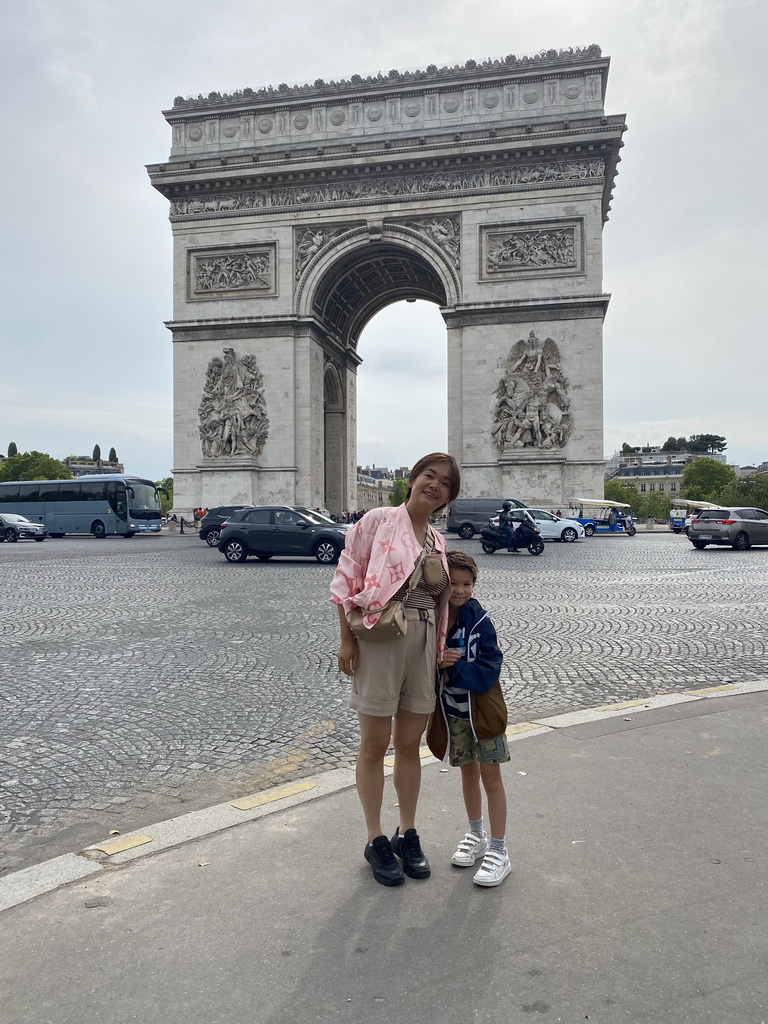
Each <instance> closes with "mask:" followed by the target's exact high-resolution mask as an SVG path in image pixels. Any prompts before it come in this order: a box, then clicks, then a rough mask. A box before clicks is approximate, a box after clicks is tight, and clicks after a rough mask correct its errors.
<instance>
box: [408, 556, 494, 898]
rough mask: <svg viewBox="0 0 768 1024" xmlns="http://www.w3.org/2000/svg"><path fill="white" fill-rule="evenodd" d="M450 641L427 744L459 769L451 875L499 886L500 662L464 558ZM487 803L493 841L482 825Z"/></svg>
mask: <svg viewBox="0 0 768 1024" xmlns="http://www.w3.org/2000/svg"><path fill="white" fill-rule="evenodd" d="M447 557H448V572H449V577H450V587H451V589H450V596H449V598H448V636H447V641H446V649H445V651H444V652H443V655H442V658H441V659H440V663H439V667H440V669H442V672H441V677H440V681H439V693H440V696H439V706H438V707H437V708H436V709H435V712H434V714H433V715H432V720H431V722H430V726H429V732H428V735H427V742H428V744H429V748H430V750H431V751H432V753H433V754H434V755H435V757H439V758H440V759H441V760H445V759H446V757H448V759H449V761H450V763H451V765H453V767H455V768H461V789H462V793H463V796H464V806H465V807H466V809H467V819H468V821H469V831H468V832H467V834H466V835H465V836H464V838H463V839H462V840H461V842H460V843H459V845H458V849H457V850H456V852H455V853H454V855H453V857H452V858H451V863H452V864H455V865H456V867H461V868H468V867H473V866H474V864H475V861H476V860H477V859H478V858H480V857H482V858H483V861H482V864H481V865H480V868H479V870H478V871H477V872H476V873H475V875H474V881H475V882H476V883H477V884H478V885H483V886H493V885H501V883H502V882H503V881H504V879H505V878H506V877H507V875H508V874H509V873H510V871H511V870H512V867H511V865H510V862H509V854H508V853H507V845H506V838H505V834H506V828H507V795H506V793H505V791H504V781H503V779H502V777H501V765H502V764H504V763H505V762H506V761H509V759H510V758H509V745H508V744H507V738H506V735H505V730H506V728H507V708H506V705H505V703H504V695H503V693H502V690H501V683H500V682H499V670H500V669H501V663H502V660H503V655H502V653H501V651H500V650H499V645H498V642H497V639H496V630H495V629H494V627H493V623H492V622H491V619H490V616H489V615H488V612H486V610H485V609H484V608H483V606H482V605H481V604H480V602H479V601H477V600H475V598H474V597H473V596H472V595H473V594H474V589H475V583H476V582H477V564H476V562H475V560H474V558H472V556H471V555H468V554H466V552H464V551H449V552H448V553H447ZM481 783H482V788H483V789H485V795H486V799H487V801H488V823H489V828H490V836H489V835H488V834H487V833H486V831H485V828H484V824H483V796H482V790H481Z"/></svg>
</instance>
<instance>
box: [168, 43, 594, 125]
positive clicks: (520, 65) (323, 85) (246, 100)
mask: <svg viewBox="0 0 768 1024" xmlns="http://www.w3.org/2000/svg"><path fill="white" fill-rule="evenodd" d="M601 55H602V50H601V48H600V47H599V46H597V45H596V44H595V43H592V44H591V45H590V46H585V47H577V48H575V49H574V48H573V47H571V48H569V49H567V50H541V51H539V53H536V54H531V55H524V56H521V57H517V56H515V55H514V54H508V55H507V56H506V57H500V58H495V59H494V58H488V59H487V60H484V61H475V60H468V61H466V63H465V64H455V65H452V66H447V65H444V66H442V67H438V66H437V65H436V64H430V65H429V66H428V67H427V68H424V69H420V70H414V71H398V70H392V71H390V72H389V73H388V74H386V75H383V74H382V73H381V72H379V73H378V74H377V75H368V76H365V77H363V76H362V75H352V77H351V78H349V79H340V80H339V81H333V80H332V81H330V82H326V81H324V80H323V79H322V78H318V79H315V81H314V82H313V83H311V84H310V83H304V84H300V85H288V84H286V83H281V84H280V85H278V86H271V85H269V86H266V87H263V88H260V89H241V90H237V91H236V92H233V93H220V92H210V93H208V95H207V96H203V95H202V94H200V95H198V96H188V97H186V98H185V97H184V96H177V97H176V98H175V99H174V101H173V111H177V110H178V111H181V110H194V109H197V108H210V107H217V106H222V105H238V106H240V105H248V104H250V105H253V104H254V103H275V102H280V101H281V100H286V101H288V100H292V99H296V98H299V97H301V98H312V97H317V98H323V97H328V96H332V95H336V94H338V93H350V92H352V93H356V92H360V93H363V92H367V93H370V92H372V91H373V92H386V91H387V90H388V89H392V88H394V87H399V86H409V85H417V86H429V85H430V84H432V83H434V84H435V85H438V84H440V83H445V82H447V81H451V82H462V81H467V82H472V81H474V80H476V79H481V78H482V77H483V76H485V75H488V74H489V73H491V74H494V73H496V74H497V73H504V72H506V73H510V72H519V71H529V70H541V71H547V70H550V69H554V68H557V67H564V66H567V65H572V64H574V63H579V62H586V61H592V60H595V59H597V58H599V57H600V56H601ZM167 113H171V111H168V112H167Z"/></svg>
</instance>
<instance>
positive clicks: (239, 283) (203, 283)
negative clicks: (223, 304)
mask: <svg viewBox="0 0 768 1024" xmlns="http://www.w3.org/2000/svg"><path fill="white" fill-rule="evenodd" d="M270 256H271V253H269V252H238V253H231V254H228V255H225V256H209V257H208V258H207V259H202V260H198V261H197V263H196V265H195V291H196V292H223V291H227V292H228V291H238V290H239V289H242V288H265V289H269V288H270V287H271V285H272V282H271V280H270Z"/></svg>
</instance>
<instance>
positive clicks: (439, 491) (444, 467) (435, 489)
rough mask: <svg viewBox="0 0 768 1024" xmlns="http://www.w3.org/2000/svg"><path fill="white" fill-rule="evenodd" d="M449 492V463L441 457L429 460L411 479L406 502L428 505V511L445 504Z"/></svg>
mask: <svg viewBox="0 0 768 1024" xmlns="http://www.w3.org/2000/svg"><path fill="white" fill-rule="evenodd" d="M450 494H451V467H450V463H448V462H446V461H445V460H444V459H441V460H440V461H438V462H430V463H429V465H428V466H425V467H424V469H422V471H421V472H420V473H419V475H418V476H417V477H416V478H415V479H414V480H412V481H411V496H410V498H409V499H408V504H411V502H418V503H419V504H423V505H424V506H425V507H429V510H430V512H434V510H435V509H438V508H440V507H441V506H442V505H445V504H446V503H447V501H448V498H449V497H450Z"/></svg>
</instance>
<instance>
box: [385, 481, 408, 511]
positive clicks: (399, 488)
mask: <svg viewBox="0 0 768 1024" xmlns="http://www.w3.org/2000/svg"><path fill="white" fill-rule="evenodd" d="M407 493H408V481H407V480H403V479H402V477H398V478H397V480H395V482H394V485H393V487H392V490H391V491H390V492H389V504H390V505H402V504H403V502H404V501H405V496H406V494H407Z"/></svg>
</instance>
